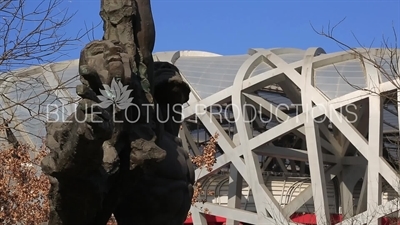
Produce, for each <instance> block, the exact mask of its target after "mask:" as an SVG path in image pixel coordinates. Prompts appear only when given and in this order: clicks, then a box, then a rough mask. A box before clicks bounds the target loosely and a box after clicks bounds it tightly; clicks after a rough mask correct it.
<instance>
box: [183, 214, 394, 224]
mask: <svg viewBox="0 0 400 225" xmlns="http://www.w3.org/2000/svg"><path fill="white" fill-rule="evenodd" d="M205 216H206V220H207V224H208V225H224V224H225V222H226V219H225V218H223V217H219V216H213V215H205ZM290 218H291V219H292V221H293V222H295V223H299V224H304V225H317V222H316V219H315V214H312V213H304V214H302V213H295V214H293V215H292V216H291V217H290ZM331 221H332V225H333V224H336V223H339V222H341V221H342V215H340V214H332V215H331ZM184 224H185V225H189V224H193V221H192V217H188V218H187V219H186V221H185V223H184ZM382 225H400V218H385V217H383V218H382Z"/></svg>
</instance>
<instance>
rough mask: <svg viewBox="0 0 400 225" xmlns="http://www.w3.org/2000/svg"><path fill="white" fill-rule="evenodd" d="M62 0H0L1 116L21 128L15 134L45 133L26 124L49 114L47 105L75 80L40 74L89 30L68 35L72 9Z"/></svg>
mask: <svg viewBox="0 0 400 225" xmlns="http://www.w3.org/2000/svg"><path fill="white" fill-rule="evenodd" d="M62 3H63V1H62V0H39V1H28V0H2V1H0V117H2V118H0V120H1V123H2V122H3V121H2V120H3V119H4V121H6V124H7V126H8V127H10V129H11V130H13V131H19V132H16V133H29V135H31V136H32V135H33V136H37V137H40V136H42V135H44V134H38V133H37V132H32V131H31V132H29V131H27V130H29V129H25V128H26V126H31V127H33V128H34V127H37V126H38V123H40V122H43V120H45V119H46V118H47V117H46V115H45V114H46V110H47V109H46V107H45V105H48V104H53V103H54V102H56V101H57V100H56V98H55V97H54V96H55V93H56V92H59V91H60V89H62V88H65V86H66V85H67V84H68V82H70V80H71V79H74V78H71V79H70V80H62V81H61V79H59V80H57V79H53V81H54V80H55V82H53V84H52V85H49V84H48V81H47V82H46V81H45V80H46V79H47V78H48V77H46V76H45V75H44V74H45V73H46V72H47V71H49V70H52V68H50V67H49V65H50V64H52V63H54V62H57V61H59V60H60V58H61V57H63V56H65V55H66V54H68V52H69V51H71V50H72V49H74V48H76V47H79V45H77V44H78V43H79V42H80V40H81V39H82V38H83V37H85V35H87V34H88V33H89V32H90V31H91V30H92V29H93V28H92V29H86V30H85V31H83V32H77V33H76V34H71V33H68V32H67V30H66V29H65V28H66V26H67V25H68V24H69V23H70V22H71V20H72V18H73V17H74V15H75V13H70V12H69V11H68V9H66V8H63V7H62V6H63V4H62ZM65 67H66V66H65ZM51 72H53V73H54V72H55V71H51ZM57 72H58V73H62V71H57ZM28 122H29V123H30V124H28V125H26V124H27V123H28ZM24 125H25V127H24ZM21 135H22V134H21ZM1 136H6V135H1ZM3 141H4V139H3Z"/></svg>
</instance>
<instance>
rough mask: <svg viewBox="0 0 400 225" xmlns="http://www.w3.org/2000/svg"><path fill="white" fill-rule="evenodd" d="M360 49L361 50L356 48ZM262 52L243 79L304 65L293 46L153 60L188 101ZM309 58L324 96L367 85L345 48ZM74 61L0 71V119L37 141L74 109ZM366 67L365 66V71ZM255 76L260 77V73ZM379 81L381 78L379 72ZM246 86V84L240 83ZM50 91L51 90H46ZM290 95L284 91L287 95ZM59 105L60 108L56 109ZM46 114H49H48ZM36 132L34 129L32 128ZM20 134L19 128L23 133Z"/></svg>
mask: <svg viewBox="0 0 400 225" xmlns="http://www.w3.org/2000/svg"><path fill="white" fill-rule="evenodd" d="M357 51H359V52H362V51H364V49H357ZM259 52H264V53H265V57H266V59H264V60H261V62H260V63H259V64H257V65H256V66H255V68H254V70H252V72H251V74H248V75H247V76H248V77H252V78H253V80H257V79H255V78H254V77H257V76H259V75H260V74H262V75H265V74H273V73H276V71H277V70H280V71H281V72H282V73H285V75H286V76H290V72H293V71H298V72H301V69H302V66H303V65H304V64H305V63H306V58H305V54H306V53H307V51H306V50H302V49H295V48H276V49H250V50H249V51H248V53H247V54H242V55H228V56H223V55H219V54H216V53H211V52H203V51H170V52H157V53H155V54H154V60H156V61H168V62H172V63H173V64H175V65H176V66H177V67H178V68H179V69H180V70H181V73H182V75H183V76H184V78H185V80H186V81H187V82H188V83H189V85H190V87H191V88H192V96H191V99H194V98H195V99H197V100H198V99H205V98H208V97H210V96H212V95H214V94H216V93H219V92H221V91H223V90H226V89H227V88H228V87H231V86H232V85H233V83H234V81H235V78H236V77H237V74H238V71H239V70H240V68H241V67H243V64H244V63H246V62H248V60H249V58H251V57H252V56H253V55H254V54H256V53H259ZM373 53H374V54H373V55H375V56H374V57H373V58H375V59H376V60H379V61H382V59H384V60H387V62H390V58H389V57H388V56H386V55H385V54H386V53H385V52H383V50H380V49H377V50H374V52H373ZM315 56H316V57H314V58H313V63H312V64H313V74H312V78H311V82H312V84H313V86H315V87H316V88H317V90H318V91H320V92H321V93H322V94H323V96H324V97H325V98H327V99H335V98H338V97H341V96H344V95H346V94H349V93H351V92H354V91H355V90H356V89H363V88H366V89H368V83H369V82H368V77H369V76H367V75H366V74H365V71H366V67H367V68H369V66H368V64H366V65H362V63H361V61H360V60H359V59H356V57H355V56H354V55H353V54H349V52H335V53H329V54H326V53H325V52H324V50H322V49H321V48H317V50H316V51H315ZM78 62H79V60H78V59H76V60H69V61H63V62H58V63H53V64H51V65H46V66H37V67H30V68H25V69H21V70H18V71H14V72H12V73H8V74H3V75H1V79H0V93H1V98H0V104H1V107H2V108H1V109H0V110H1V112H2V115H0V116H2V117H3V118H9V119H10V118H11V117H12V118H13V121H12V122H13V123H14V125H16V128H17V130H20V131H27V133H28V134H19V135H18V136H20V137H23V138H24V140H25V141H27V142H28V143H31V144H38V143H41V140H40V139H38V138H37V137H34V136H44V134H45V133H44V132H45V130H44V125H43V121H44V120H46V119H47V117H48V116H49V115H50V116H53V117H54V116H55V115H54V112H52V110H54V109H55V108H57V107H58V110H57V113H58V117H60V118H66V116H67V115H69V114H70V113H72V112H73V111H74V110H75V104H74V102H76V100H77V99H78V96H77V95H76V93H75V87H76V85H77V84H79V83H80V81H79V77H78V76H77V73H78ZM382 65H383V67H384V68H383V69H385V70H387V71H390V70H391V68H390V63H383V64H382ZM367 71H368V70H367ZM260 79H261V77H260ZM378 79H379V80H381V82H382V83H384V82H386V81H387V80H388V79H387V76H382V75H381V76H379V78H378ZM244 85H247V86H249V84H245V83H244ZM259 88H267V89H268V88H269V89H270V90H273V89H275V91H272V92H271V93H269V92H264V93H263V97H264V98H266V99H268V101H270V102H271V103H273V104H275V105H279V104H285V105H289V104H293V99H290V97H289V96H288V95H287V93H286V94H277V93H276V91H278V92H279V91H282V89H281V88H280V87H279V86H271V85H267V86H266V87H261V86H260V87H259ZM49 90H54V91H49ZM289 95H290V94H289ZM388 107H389V108H387V109H386V110H385V111H384V125H383V126H384V131H387V132H393V131H394V130H398V126H399V125H398V119H397V116H396V115H394V112H396V111H397V109H394V108H393V105H391V106H390V105H389V106H388ZM61 109H62V110H61ZM48 112H51V113H48ZM38 130H39V131H38ZM23 133H24V132H23Z"/></svg>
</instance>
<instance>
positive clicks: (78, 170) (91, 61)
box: [42, 0, 194, 225]
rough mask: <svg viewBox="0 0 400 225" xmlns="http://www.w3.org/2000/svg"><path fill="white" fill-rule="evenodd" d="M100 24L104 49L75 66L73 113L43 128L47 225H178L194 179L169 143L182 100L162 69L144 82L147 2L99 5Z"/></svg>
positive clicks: (149, 37)
mask: <svg viewBox="0 0 400 225" xmlns="http://www.w3.org/2000/svg"><path fill="white" fill-rule="evenodd" d="M100 15H101V17H102V19H103V21H104V37H103V40H100V41H93V42H91V43H89V44H87V45H86V46H85V48H84V49H83V50H82V52H81V56H80V63H79V74H80V77H81V81H82V85H79V86H78V87H77V94H78V95H79V96H80V97H81V98H82V99H81V100H80V102H79V104H78V107H77V110H76V113H74V114H72V115H71V116H70V117H69V118H68V121H69V122H65V123H61V122H57V123H49V124H48V125H47V142H46V145H47V147H48V148H49V149H50V154H49V155H48V156H47V157H46V158H45V159H44V160H43V161H42V170H43V172H44V173H46V174H47V175H48V176H49V177H50V180H51V185H52V186H51V191H50V195H49V197H50V202H51V213H50V220H49V223H48V224H49V225H61V224H62V225H67V224H68V225H69V224H83V225H86V224H87V225H89V224H93V225H94V224H106V222H107V221H108V219H109V218H110V215H111V213H114V215H115V217H116V219H117V221H118V224H119V225H123V224H138V225H139V224H140V225H142V224H143V225H145V224H182V223H183V221H184V220H185V218H186V215H187V212H188V210H189V207H190V203H191V197H192V195H193V188H192V185H193V183H194V172H193V166H192V164H191V162H190V159H189V158H188V154H187V152H186V151H185V150H184V149H183V148H182V147H181V143H180V141H179V138H177V132H178V129H179V126H180V120H181V119H178V118H180V117H179V116H180V110H181V108H179V107H177V106H173V105H181V104H183V103H184V102H186V101H187V100H188V96H189V92H190V90H189V88H188V86H187V85H186V84H185V83H184V82H183V81H182V80H181V78H180V76H179V71H178V70H177V68H174V67H173V66H172V65H170V64H166V63H164V64H163V63H161V64H163V65H167V67H168V68H167V69H166V68H165V66H164V68H159V67H158V69H157V70H156V75H157V76H156V79H153V78H154V74H153V58H152V51H153V46H154V38H155V37H154V36H155V35H154V34H155V32H154V23H153V19H152V15H151V8H150V2H149V0H140V1H135V0H119V1H115V0H102V1H101V12H100ZM156 64H157V65H159V64H160V63H156ZM109 86H111V87H114V88H115V87H117V89H118V88H119V89H118V90H114V89H109V88H107V87H109ZM153 89H154V91H152V90H153ZM152 92H154V93H155V95H154V96H155V98H154V99H153V97H152V96H153V95H152ZM164 96H170V98H165V97H164ZM106 101H110V102H111V103H110V104H104V103H105V102H106ZM152 103H155V104H152ZM129 106H135V107H129ZM168 111H169V112H170V113H169V114H168V113H167V112H168ZM171 112H172V113H171ZM160 118H165V120H166V121H167V122H164V121H163V120H160Z"/></svg>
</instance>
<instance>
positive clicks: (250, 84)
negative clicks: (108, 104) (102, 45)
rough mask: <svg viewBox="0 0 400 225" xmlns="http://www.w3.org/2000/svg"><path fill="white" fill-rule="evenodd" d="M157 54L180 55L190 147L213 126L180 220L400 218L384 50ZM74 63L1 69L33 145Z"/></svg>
mask: <svg viewBox="0 0 400 225" xmlns="http://www.w3.org/2000/svg"><path fill="white" fill-rule="evenodd" d="M354 51H356V52H358V53H360V54H362V55H364V56H365V59H372V60H376V62H378V63H377V64H378V65H381V66H382V67H377V66H376V65H374V63H371V62H369V61H368V60H360V59H359V57H358V55H357V54H354ZM397 52H400V50H398V51H397ZM154 60H156V61H166V62H171V63H173V64H174V65H176V66H177V67H178V68H179V69H180V72H181V74H182V76H183V78H184V80H185V81H186V82H187V83H188V84H189V86H190V88H191V90H192V93H191V95H190V99H189V101H188V102H187V103H186V104H185V108H184V111H183V114H184V117H185V122H184V123H183V125H182V129H181V131H180V137H181V138H182V140H183V144H184V146H185V148H187V149H188V150H189V151H190V154H191V155H198V154H201V152H202V150H203V147H204V145H206V143H207V141H208V140H209V138H210V137H211V136H213V135H215V134H218V138H217V141H218V146H217V148H218V149H217V150H218V153H217V161H216V163H215V165H214V166H213V169H212V171H207V170H206V169H205V168H198V169H197V170H196V178H197V179H198V182H199V183H200V184H201V187H202V190H201V193H200V196H199V199H200V201H199V202H198V203H196V204H194V205H193V206H192V208H191V211H190V212H191V217H190V218H188V220H187V223H193V224H207V223H208V224H212V221H214V224H218V223H219V222H221V223H222V222H223V223H226V224H232V225H233V224H239V222H240V223H242V224H260V225H261V224H268V225H269V224H292V223H296V222H299V223H307V224H312V223H314V224H315V223H318V224H336V223H339V222H341V224H349V225H350V224H374V225H377V224H379V223H386V222H387V221H388V220H389V219H390V218H397V217H399V214H398V211H399V209H400V206H399V203H400V202H399V196H400V195H399V191H400V175H399V172H398V171H399V168H398V166H397V165H398V164H399V152H400V151H399V149H398V146H399V144H398V136H399V124H400V121H399V117H398V112H399V106H398V104H397V101H393V99H395V100H397V96H398V94H397V87H399V86H398V85H396V84H398V80H394V81H393V80H392V79H391V77H390V74H389V76H388V74H383V73H382V71H389V72H390V71H392V72H393V71H394V70H393V69H395V70H397V74H398V71H399V68H398V65H399V62H398V60H399V59H398V58H396V60H397V61H393V58H392V57H391V54H390V52H389V51H388V50H387V49H374V50H371V49H370V50H368V51H367V50H366V49H354V50H349V51H342V52H334V53H326V52H325V51H324V50H323V49H321V48H309V49H307V50H302V49H295V48H276V49H250V50H249V51H248V53H247V54H243V55H229V56H223V55H219V54H215V53H210V52H202V51H171V52H158V53H155V54H154ZM382 60H383V61H385V60H386V62H387V63H382ZM77 72H78V60H71V61H65V62H60V63H54V64H51V65H46V66H41V67H34V68H28V69H23V70H20V71H15V72H13V73H12V74H5V75H2V78H3V80H1V81H0V82H1V83H0V93H2V97H1V98H0V101H2V102H0V104H1V105H2V109H1V111H2V116H3V117H4V118H9V117H11V116H12V117H13V119H12V121H11V122H12V125H14V126H15V127H16V128H17V129H16V132H15V133H16V136H17V137H18V138H19V139H20V140H23V141H24V142H26V143H29V144H34V145H40V144H41V143H42V140H41V138H40V137H43V136H44V134H45V129H44V123H43V122H44V121H45V120H48V119H49V115H51V118H52V119H55V120H60V119H63V118H66V117H67V116H68V115H69V114H71V113H72V112H74V110H75V107H76V101H77V99H78V96H77V95H76V93H75V87H76V85H77V84H79V83H80V81H79V78H78V76H77ZM392 78H393V77H392ZM395 78H396V77H395ZM43 90H55V91H49V92H45V93H44V92H43ZM15 103H17V104H15ZM38 130H39V131H38ZM18 131H24V132H18ZM380 217H385V219H382V220H380V219H379V218H380ZM388 218H389V219H388ZM307 220H308V221H307ZM207 221H208V222H207ZM218 221H219V222H218Z"/></svg>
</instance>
